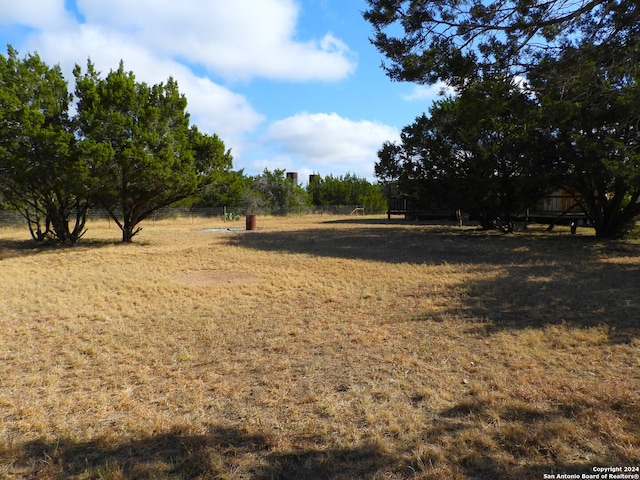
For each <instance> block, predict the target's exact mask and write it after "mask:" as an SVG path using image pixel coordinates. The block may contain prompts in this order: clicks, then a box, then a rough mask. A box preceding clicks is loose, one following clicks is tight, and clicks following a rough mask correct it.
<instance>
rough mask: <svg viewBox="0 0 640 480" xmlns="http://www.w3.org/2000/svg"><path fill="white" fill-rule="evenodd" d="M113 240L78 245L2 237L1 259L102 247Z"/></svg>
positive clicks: (86, 242) (115, 242)
mask: <svg viewBox="0 0 640 480" xmlns="http://www.w3.org/2000/svg"><path fill="white" fill-rule="evenodd" d="M117 243H118V242H117V241H113V240H80V242H79V243H77V244H76V245H69V244H61V243H56V242H53V241H45V242H36V241H35V240H32V239H29V240H7V239H0V260H4V259H7V258H14V257H28V256H32V255H40V254H43V253H50V252H63V251H69V250H71V249H74V250H75V251H80V250H82V249H94V248H102V247H106V246H111V245H114V244H117Z"/></svg>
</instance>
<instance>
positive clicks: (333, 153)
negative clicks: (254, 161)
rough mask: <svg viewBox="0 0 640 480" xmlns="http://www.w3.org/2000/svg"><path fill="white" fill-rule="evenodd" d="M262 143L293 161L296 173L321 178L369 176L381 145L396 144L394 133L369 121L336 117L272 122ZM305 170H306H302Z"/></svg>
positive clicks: (317, 115)
mask: <svg viewBox="0 0 640 480" xmlns="http://www.w3.org/2000/svg"><path fill="white" fill-rule="evenodd" d="M266 140H268V141H270V142H277V143H278V144H279V146H280V149H281V151H282V152H283V154H285V155H286V156H288V157H291V158H293V159H295V160H296V163H297V164H298V169H299V170H302V171H308V170H315V169H317V171H318V172H319V173H321V174H324V175H326V174H329V173H332V172H351V173H354V174H356V175H358V176H361V177H367V178H370V177H372V176H373V166H374V164H375V162H376V161H377V152H378V150H379V149H380V147H381V146H382V144H383V143H384V142H385V141H387V140H388V141H396V140H399V133H398V131H397V130H396V129H395V128H393V127H390V126H387V125H383V124H380V123H375V122H370V121H364V120H363V121H353V120H349V119H347V118H343V117H341V116H339V115H338V114H336V113H330V114H327V113H315V114H311V113H306V112H303V113H298V114H296V115H294V116H291V117H288V118H285V119H283V120H279V121H277V122H274V123H273V124H272V125H271V126H270V127H269V129H268V130H267V133H266ZM305 169H306V170H305Z"/></svg>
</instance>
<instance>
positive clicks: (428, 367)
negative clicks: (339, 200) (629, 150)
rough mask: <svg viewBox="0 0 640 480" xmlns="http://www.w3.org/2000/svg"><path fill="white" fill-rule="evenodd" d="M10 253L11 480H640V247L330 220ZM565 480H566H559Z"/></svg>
mask: <svg viewBox="0 0 640 480" xmlns="http://www.w3.org/2000/svg"><path fill="white" fill-rule="evenodd" d="M229 226H231V227H243V226H244V222H240V223H227V224H223V223H222V222H221V221H217V220H198V219H189V218H185V219H175V220H171V221H162V222H155V223H153V222H148V223H147V224H146V225H145V226H144V230H143V231H142V233H141V234H140V235H138V236H137V237H136V238H135V239H134V243H133V244H130V245H123V244H119V243H117V240H118V239H119V237H120V232H119V230H118V229H117V228H116V227H115V226H114V225H113V224H108V223H107V222H103V223H93V224H90V225H89V231H88V233H87V235H86V238H84V239H83V241H82V242H81V243H80V244H79V245H78V246H76V247H72V248H69V247H44V248H43V247H36V246H34V244H33V243H32V242H31V241H30V240H29V239H28V233H27V231H26V228H23V229H0V479H5V478H6V479H13V478H33V479H67V478H70V479H111V480H116V479H129V478H131V479H134V478H135V479H173V478H178V479H192V478H200V479H218V478H220V479H222V478H224V479H260V480H267V479H272V478H273V479H277V478H281V479H358V478H362V479H409V478H412V479H413V478H415V479H452V480H456V479H457V480H462V479H517V480H523V479H524V480H527V479H542V478H543V476H544V475H545V474H549V475H551V474H558V473H565V474H572V473H576V474H583V473H585V474H587V473H593V472H592V469H593V467H594V466H604V467H609V466H640V243H638V242H633V241H616V242H608V243H605V242H600V241H597V240H596V239H594V238H593V237H592V236H589V231H588V230H586V229H585V230H579V232H578V235H574V236H572V235H569V233H568V231H567V230H563V229H561V228H560V229H558V230H556V231H554V232H551V233H547V232H545V231H544V228H542V227H540V228H535V227H534V228H532V229H531V230H529V231H528V232H526V233H525V232H517V233H515V234H513V235H510V236H505V235H500V234H495V233H487V232H480V231H477V230H476V229H475V228H473V227H463V228H460V227H454V226H436V225H426V224H403V223H402V222H387V221H386V219H383V218H374V217H360V218H359V219H357V220H355V219H349V218H333V217H328V216H316V217H311V216H309V217H300V218H285V219H283V218H258V230H256V231H252V232H245V231H226V232H210V231H202V229H205V228H214V227H217V228H226V227H229ZM547 478H549V477H547Z"/></svg>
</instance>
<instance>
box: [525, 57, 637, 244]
mask: <svg viewBox="0 0 640 480" xmlns="http://www.w3.org/2000/svg"><path fill="white" fill-rule="evenodd" d="M602 48H604V47H594V46H591V45H585V46H583V47H580V48H579V49H578V50H580V53H577V52H576V51H575V50H574V49H567V50H566V51H565V53H564V54H563V55H562V56H561V57H559V58H552V57H547V58H546V59H545V61H544V62H542V63H541V65H540V66H539V67H538V69H537V70H536V72H534V74H532V75H531V77H532V86H533V88H535V90H536V91H537V92H539V95H540V98H541V102H542V111H543V113H544V116H545V119H546V124H547V125H550V126H551V127H550V130H551V131H550V135H553V137H554V138H555V140H556V142H557V143H558V145H559V146H560V149H559V160H560V161H561V162H562V163H563V165H564V166H565V169H566V172H567V174H566V176H565V177H564V178H563V182H564V186H565V187H566V188H568V189H569V190H570V191H572V192H573V193H574V194H575V196H576V198H577V200H578V201H579V203H580V205H581V207H582V209H583V210H584V211H585V212H586V213H587V215H588V216H589V219H590V220H591V222H592V224H593V226H594V227H595V230H596V235H597V236H598V237H603V238H608V237H620V236H623V235H625V234H626V233H627V232H628V231H630V230H631V229H632V228H633V227H634V225H635V221H636V218H637V217H638V215H640V203H639V201H640V130H639V126H640V112H639V110H638V105H640V87H639V86H638V78H639V75H640V66H639V63H638V62H637V61H635V62H634V61H629V62H624V63H618V62H617V57H618V56H619V55H622V54H626V55H627V56H628V57H629V58H634V57H635V58H637V56H638V53H640V49H638V47H637V46H634V47H629V46H627V45H626V44H624V45H618V46H617V48H614V47H612V46H611V45H609V46H608V47H607V54H610V55H611V56H607V54H603V53H602V52H601V51H600V50H601V49H602ZM612 50H613V51H612ZM577 59H580V60H579V61H578V60H577ZM558 70H562V71H563V72H564V74H563V75H562V76H560V75H557V74H556V72H558Z"/></svg>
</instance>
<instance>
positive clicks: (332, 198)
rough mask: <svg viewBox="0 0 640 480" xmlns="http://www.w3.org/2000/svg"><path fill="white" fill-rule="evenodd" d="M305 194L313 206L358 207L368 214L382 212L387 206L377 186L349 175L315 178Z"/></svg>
mask: <svg viewBox="0 0 640 480" xmlns="http://www.w3.org/2000/svg"><path fill="white" fill-rule="evenodd" d="M307 192H308V193H309V196H310V197H311V202H312V203H313V204H314V205H325V206H329V205H358V206H362V207H364V209H365V211H366V212H369V213H381V212H384V211H385V210H386V205H387V201H386V197H385V196H384V194H383V192H382V190H381V188H380V186H379V185H373V184H371V183H370V182H369V181H367V179H365V178H358V177H357V176H356V175H352V174H349V173H347V174H346V175H345V176H340V177H334V176H332V175H328V176H326V177H324V178H321V177H320V176H316V177H314V179H313V180H312V181H311V182H309V185H308V186H307Z"/></svg>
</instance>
